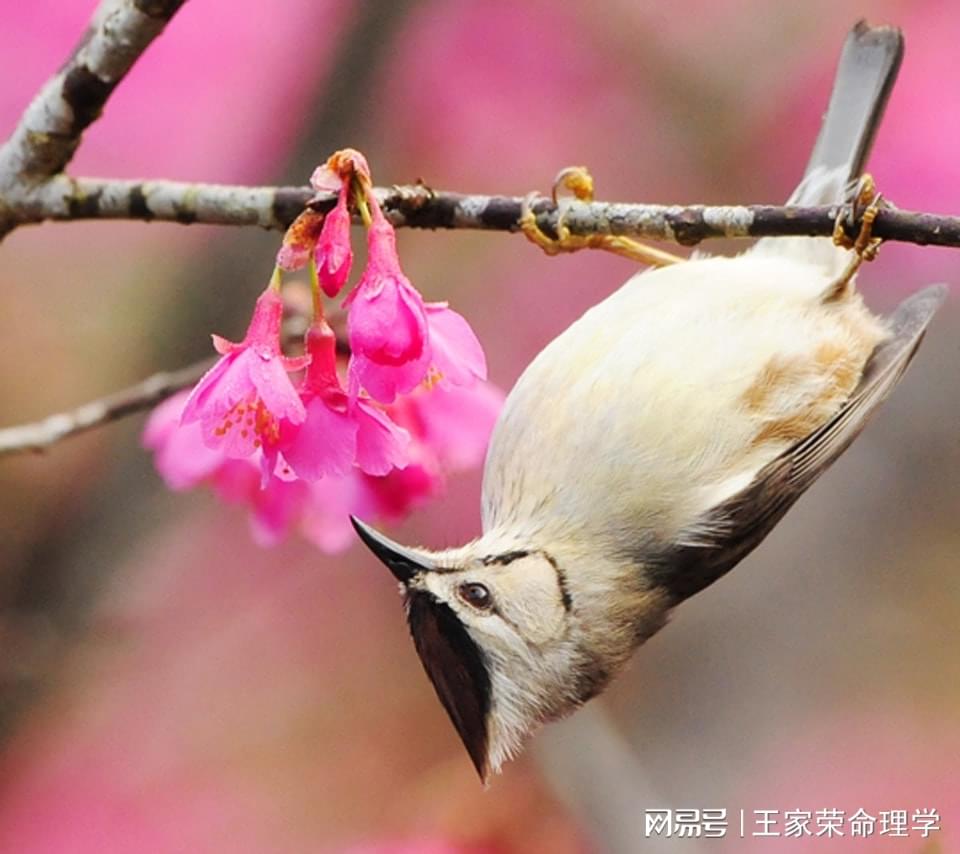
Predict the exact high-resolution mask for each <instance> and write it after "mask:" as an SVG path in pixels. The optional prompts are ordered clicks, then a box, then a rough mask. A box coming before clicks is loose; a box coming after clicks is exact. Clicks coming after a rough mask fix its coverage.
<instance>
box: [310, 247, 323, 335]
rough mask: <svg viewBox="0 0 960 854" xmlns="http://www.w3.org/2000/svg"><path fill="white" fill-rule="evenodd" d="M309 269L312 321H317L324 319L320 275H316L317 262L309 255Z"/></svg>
mask: <svg viewBox="0 0 960 854" xmlns="http://www.w3.org/2000/svg"><path fill="white" fill-rule="evenodd" d="M307 269H308V270H309V271H310V293H311V294H312V295H313V322H314V323H319V322H320V321H322V320H323V319H324V312H323V297H322V296H321V295H320V276H319V275H317V262H316V261H314V260H313V257H312V256H311V258H310V262H309V263H308V264H307Z"/></svg>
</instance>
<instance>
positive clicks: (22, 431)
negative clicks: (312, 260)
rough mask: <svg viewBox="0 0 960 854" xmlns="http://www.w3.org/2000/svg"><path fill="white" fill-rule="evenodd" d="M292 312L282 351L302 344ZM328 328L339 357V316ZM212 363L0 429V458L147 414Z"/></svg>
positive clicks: (301, 319)
mask: <svg viewBox="0 0 960 854" xmlns="http://www.w3.org/2000/svg"><path fill="white" fill-rule="evenodd" d="M292 310H293V312H294V313H292V314H291V315H290V316H289V317H287V318H286V319H285V320H284V322H283V341H284V344H285V345H286V346H290V345H293V344H295V343H297V342H302V340H303V335H304V333H305V332H306V331H307V326H308V323H309V318H308V317H307V316H306V315H304V314H299V313H296V309H292ZM330 325H331V326H332V327H333V328H334V331H335V332H336V334H337V353H338V354H340V355H342V356H346V355H349V353H350V345H349V343H348V342H347V339H346V330H345V318H344V316H343V315H342V314H335V315H334V316H332V317H331V318H330ZM214 361H215V358H214V357H212V356H211V357H210V358H209V359H203V360H201V361H199V362H195V363H194V364H192V365H188V366H187V367H185V368H180V369H179V370H176V371H161V372H159V373H156V374H153V376H150V377H147V378H146V379H145V380H141V381H140V382H138V383H135V384H134V385H131V386H128V387H127V388H125V389H121V390H120V391H116V392H113V394H108V395H106V396H104V397H100V398H97V399H96V400H92V401H90V402H89V403H84V404H82V405H81V406H77V407H76V408H74V409H68V410H66V411H64V412H58V413H56V414H55V415H48V416H47V417H46V418H43V419H41V420H40V421H34V422H31V423H29V424H17V425H15V426H12V427H0V457H3V456H7V455H11V454H21V453H28V452H34V453H39V452H41V451H46V450H47V449H48V448H50V447H51V446H52V445H55V444H56V443H57V442H59V441H60V440H61V439H66V438H68V437H70V436H75V435H77V434H78V433H85V432H86V431H87V430H91V429H93V428H94V427H100V426H102V425H104V424H109V423H110V422H111V421H117V420H119V419H120V418H124V417H125V416H127V415H133V414H134V413H136V412H143V411H144V410H146V409H151V408H152V407H154V406H156V405H157V404H158V403H160V402H161V401H162V400H166V399H167V398H168V397H170V396H171V395H174V394H176V393H177V392H178V391H181V390H182V389H185V388H189V387H190V386H192V385H193V384H194V383H196V382H197V381H198V380H199V379H200V377H202V376H203V375H204V374H205V373H206V372H207V370H208V369H209V368H210V366H211V365H213V363H214Z"/></svg>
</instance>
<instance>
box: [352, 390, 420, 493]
mask: <svg viewBox="0 0 960 854" xmlns="http://www.w3.org/2000/svg"><path fill="white" fill-rule="evenodd" d="M354 413H355V415H354V417H355V418H356V423H357V465H358V466H359V467H360V468H361V469H362V470H363V471H364V472H366V473H367V474H372V475H384V474H387V472H389V471H390V470H391V469H393V468H403V467H404V466H405V465H406V464H407V449H408V447H409V445H410V434H409V433H408V432H407V431H406V430H404V429H403V428H402V427H398V426H397V425H396V424H394V423H393V421H392V420H391V419H390V418H389V416H388V415H386V413H384V412H382V411H381V410H379V409H377V407H375V406H372V405H371V404H369V403H366V402H365V401H362V400H361V401H357V406H356V408H355V409H354Z"/></svg>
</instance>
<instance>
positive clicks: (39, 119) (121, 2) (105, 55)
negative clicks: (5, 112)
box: [0, 0, 185, 235]
mask: <svg viewBox="0 0 960 854" xmlns="http://www.w3.org/2000/svg"><path fill="white" fill-rule="evenodd" d="M184 2H185V0H102V2H101V3H100V5H99V6H98V7H97V9H96V11H95V12H94V15H93V18H92V20H91V22H90V26H89V28H88V30H87V32H86V34H85V35H84V37H83V38H82V39H81V40H80V43H79V44H78V45H77V47H76V48H75V50H74V51H73V54H72V55H71V56H70V58H69V59H68V60H67V61H66V63H65V64H64V65H63V67H62V68H61V69H60V70H59V71H58V72H57V73H56V74H55V75H54V76H53V77H51V78H50V80H48V81H47V83H46V84H45V85H44V86H43V88H42V89H41V90H40V91H39V92H38V93H37V95H36V97H34V99H33V101H32V102H31V103H30V105H29V106H28V107H27V109H26V110H25V112H24V113H23V116H22V117H21V118H20V122H19V124H18V125H17V127H16V129H15V130H14V131H13V134H12V135H11V136H10V138H9V139H8V140H7V141H6V142H5V143H4V144H3V145H2V146H0V235H3V234H6V232H8V231H10V230H11V229H12V228H15V227H16V226H17V225H19V224H20V219H19V217H18V216H17V213H16V207H17V198H18V196H20V195H21V194H22V193H23V192H24V191H29V189H30V188H32V187H36V186H37V185H38V184H42V183H43V182H45V181H46V180H47V179H49V178H51V177H53V176H54V175H57V174H59V173H60V172H62V171H63V169H64V168H65V167H66V166H67V164H68V163H69V162H70V160H71V159H72V158H73V155H74V152H75V151H76V150H77V146H79V145H80V137H81V135H82V134H83V131H84V130H86V128H87V127H89V125H90V124H91V123H92V122H94V121H95V120H96V119H97V118H99V116H100V113H101V111H102V110H103V107H104V104H105V103H106V101H107V98H109V97H110V95H111V94H112V93H113V90H114V88H115V87H116V85H117V84H118V83H119V82H120V81H121V80H122V79H123V78H124V76H125V75H126V73H127V72H128V71H129V70H130V68H131V67H132V66H133V64H134V63H135V62H136V61H137V59H138V58H139V57H140V55H141V54H142V53H143V52H144V51H145V50H146V49H147V46H148V45H149V44H150V43H151V42H152V41H153V40H154V39H155V38H156V37H157V36H158V35H160V33H161V32H162V31H163V28H164V27H165V26H166V24H167V22H168V21H169V20H170V19H171V18H172V17H173V15H174V13H175V12H176V11H177V10H178V9H179V8H180V7H181V6H182V5H183V3H184Z"/></svg>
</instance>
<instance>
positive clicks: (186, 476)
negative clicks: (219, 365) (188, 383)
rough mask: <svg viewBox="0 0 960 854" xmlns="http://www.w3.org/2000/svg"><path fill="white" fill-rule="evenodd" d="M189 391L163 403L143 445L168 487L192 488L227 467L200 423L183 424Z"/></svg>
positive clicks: (153, 415) (149, 424)
mask: <svg viewBox="0 0 960 854" xmlns="http://www.w3.org/2000/svg"><path fill="white" fill-rule="evenodd" d="M186 398H187V392H185V391H184V392H180V393H179V394H175V395H174V396H173V397H170V398H167V400H165V401H163V403H161V404H160V405H159V406H157V408H156V409H154V410H153V412H152V413H151V414H150V417H149V419H147V424H146V426H145V428H144V431H143V444H144V446H145V447H146V448H149V449H150V450H152V451H153V452H154V460H153V463H154V466H156V469H157V472H158V473H159V474H160V476H161V477H162V478H163V482H164V483H165V484H166V485H167V487H168V488H170V489H172V490H175V491H183V490H187V489H191V488H193V487H194V486H196V485H197V484H199V483H202V482H203V481H205V480H207V479H208V478H209V477H211V476H212V475H213V474H214V472H216V470H217V469H218V468H219V467H220V466H221V465H222V464H223V462H224V456H223V454H222V453H221V452H220V451H215V450H212V449H210V448H208V447H207V446H206V445H205V444H204V442H203V437H202V436H201V433H200V425H199V424H187V425H181V424H180V416H181V413H182V411H183V406H184V403H185V402H186Z"/></svg>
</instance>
